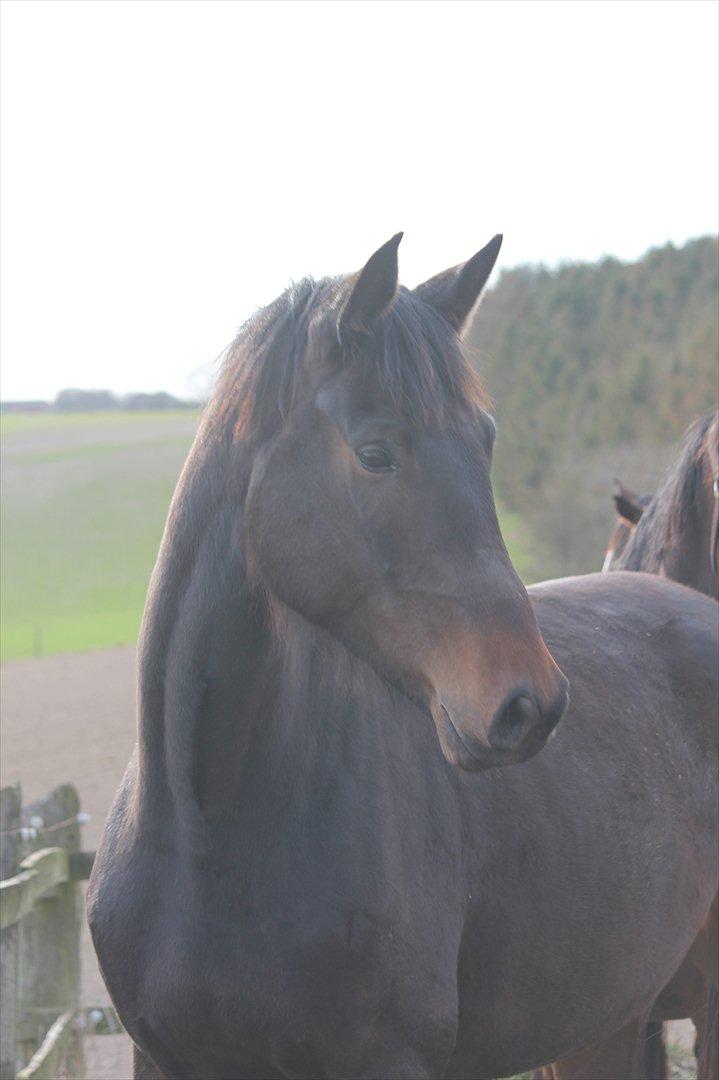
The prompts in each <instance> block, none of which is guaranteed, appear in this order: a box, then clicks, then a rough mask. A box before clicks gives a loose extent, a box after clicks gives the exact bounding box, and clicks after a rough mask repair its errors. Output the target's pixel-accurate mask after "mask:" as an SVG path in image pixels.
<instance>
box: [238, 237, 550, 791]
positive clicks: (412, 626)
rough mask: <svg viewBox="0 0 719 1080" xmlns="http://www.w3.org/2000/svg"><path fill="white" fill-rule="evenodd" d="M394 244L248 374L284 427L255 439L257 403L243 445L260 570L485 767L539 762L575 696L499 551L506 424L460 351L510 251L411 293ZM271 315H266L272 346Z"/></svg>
mask: <svg viewBox="0 0 719 1080" xmlns="http://www.w3.org/2000/svg"><path fill="white" fill-rule="evenodd" d="M399 240H400V236H396V237H394V238H393V239H392V240H390V241H389V242H388V243H387V244H385V245H384V246H383V247H381V248H380V249H379V250H378V251H377V252H375V254H374V255H373V256H372V257H371V258H370V260H369V261H368V263H367V264H366V266H365V267H364V269H363V270H362V271H361V272H360V273H358V274H356V275H354V276H352V277H350V278H344V279H339V280H333V281H324V282H320V283H319V284H317V285H310V286H307V287H306V288H305V289H304V292H303V291H302V288H300V289H299V290H298V291H297V292H296V293H295V299H294V301H293V307H292V311H291V317H290V316H288V319H289V321H287V320H286V332H284V331H283V332H282V333H277V334H275V336H274V338H273V339H272V341H271V342H270V344H269V345H267V347H268V348H270V349H272V348H274V349H275V350H276V351H277V355H276V356H275V357H274V358H271V359H270V358H269V357H268V358H267V359H266V360H265V362H264V363H263V365H262V367H263V368H264V369H265V370H264V371H263V372H259V369H258V374H257V375H256V377H255V378H256V381H255V383H254V385H253V384H252V380H253V375H252V373H251V372H250V373H249V374H248V379H249V382H248V388H247V393H248V394H249V397H250V398H251V397H252V396H253V395H254V396H255V397H256V396H257V395H259V394H260V393H262V394H263V395H264V394H266V393H267V392H268V389H271V388H274V389H273V392H275V399H274V400H275V404H274V406H273V409H274V410H275V413H276V415H275V416H274V422H269V423H263V424H260V426H259V429H258V430H256V431H254V432H253V419H252V414H253V413H255V412H256V410H255V408H254V407H250V408H248V409H246V410H245V414H244V419H243V418H241V419H240V422H239V424H238V427H237V429H236V430H237V438H238V439H241V440H246V441H248V442H251V441H252V440H253V439H254V440H255V443H256V446H255V450H254V452H253V455H252V472H251V476H250V480H249V487H248V493H247V499H246V510H245V522H246V530H245V531H246V545H247V555H248V565H249V568H250V573H251V575H252V577H253V579H254V581H255V582H256V583H257V584H258V585H260V586H261V587H263V588H264V589H265V590H266V592H267V593H269V594H270V596H271V597H272V598H274V599H275V601H280V603H281V604H284V605H287V606H288V607H289V608H291V609H293V610H294V611H295V612H297V613H299V614H300V615H301V616H303V617H304V618H305V619H306V620H308V621H309V622H311V623H313V624H315V625H317V626H319V627H321V628H323V629H324V630H325V631H327V632H329V633H330V634H331V635H333V636H334V637H335V638H336V639H338V640H339V641H340V642H342V643H343V645H344V646H345V647H346V648H347V649H348V650H350V652H352V653H353V654H355V655H356V656H357V657H359V658H360V659H361V660H363V661H365V662H366V663H367V664H369V665H371V666H372V667H373V668H374V669H375V671H376V672H377V673H378V674H379V675H380V676H381V677H382V678H383V679H384V680H385V681H386V682H388V683H390V684H392V685H393V686H395V687H397V688H399V689H401V690H402V691H403V692H404V693H405V694H406V695H407V696H408V697H409V698H410V699H411V700H412V701H413V702H415V703H416V705H418V706H419V707H420V708H421V709H422V710H424V711H425V712H426V713H428V714H429V715H430V716H431V717H432V719H433V720H434V722H435V724H436V727H437V732H438V734H439V740H440V743H441V745H442V748H443V750H444V753H445V755H446V757H447V758H448V759H449V760H450V761H451V762H453V763H454V764H456V765H459V766H460V767H462V768H464V769H469V770H476V769H480V768H486V767H489V766H492V765H501V764H508V763H512V762H517V761H522V760H525V759H526V758H528V757H531V756H532V755H534V754H536V753H537V751H539V750H540V749H541V748H542V746H543V745H544V743H545V741H546V739H547V737H548V736H549V734H550V733H551V732H552V730H553V729H554V727H555V726H556V724H557V723H558V721H559V719H560V718H561V716H562V714H563V713H564V710H565V707H566V704H567V681H566V679H565V678H564V676H563V675H562V674H561V672H560V671H559V670H558V668H557V666H556V664H555V663H554V661H553V659H552V657H551V656H550V654H549V652H548V651H547V648H546V646H545V644H544V642H543V640H542V638H541V636H540V633H539V630H538V627H537V623H536V621H535V618H534V614H533V611H532V608H531V606H530V603H529V599H528V596H527V593H526V592H525V589H524V587H523V585H522V583H521V581H520V580H519V578H518V576H517V574H516V572H515V570H514V568H513V566H512V564H511V562H510V559H509V556H508V554H507V551H506V548H505V546H504V543H503V541H502V536H501V533H500V529H499V525H498V522H497V516H496V512H495V508H494V501H493V497H492V488H491V484H490V478H489V471H490V463H491V457H492V445H493V442H494V433H495V429H494V423H493V422H492V420H491V419H490V417H489V415H488V414H487V412H486V411H485V406H486V398H485V396H484V392H483V390H482V387H481V384H480V383H479V381H478V378H477V376H476V374H475V372H474V371H473V369H472V367H471V365H470V364H469V362H468V360H467V359H466V357H465V355H464V354H463V350H462V344H461V341H460V337H459V334H460V332H461V330H462V327H463V325H464V323H465V322H466V320H467V319H468V317H469V315H470V313H471V311H472V309H473V307H474V305H475V303H476V301H477V299H478V297H479V294H480V292H481V290H482V288H483V286H484V284H485V282H486V280H487V278H488V277H489V274H490V272H491V270H492V267H493V265H494V262H495V260H496V257H497V254H498V251H499V247H500V243H501V237H495V238H494V239H493V240H492V241H491V242H490V243H489V244H488V245H487V247H486V248H484V249H483V250H482V251H480V252H479V253H478V254H477V255H475V256H474V258H473V259H471V260H470V261H469V262H468V263H466V264H464V265H463V266H460V267H456V268H454V269H452V270H449V271H447V272H446V273H444V274H441V275H439V276H438V277H436V278H433V279H432V280H430V281H428V282H426V283H425V284H424V285H422V286H420V287H419V288H417V289H415V290H414V291H408V290H406V289H400V288H398V284H397V246H398V243H399ZM298 296H299V298H300V303H299V304H298V301H297V297H298ZM273 310H275V309H273V308H270V309H267V311H268V313H266V314H265V315H263V316H261V317H260V336H261V337H262V340H263V342H264V343H265V345H266V344H267V341H268V336H267V335H268V334H270V329H269V328H270V326H271V323H272V321H273V319H275V318H276V317H277V312H276V310H275V315H273V314H272V312H273ZM286 310H287V309H286V308H285V311H286ZM263 318H264V320H265V322H264V324H263V323H262V319H263ZM262 326H264V327H265V329H262ZM288 328H289V329H288ZM283 352H284V354H285V356H284V359H283V358H282V357H281V356H280V353H283ZM288 353H291V354H292V355H291V357H290V358H289V359H288ZM268 359H270V367H267V366H266V365H267V362H268ZM257 380H259V381H257ZM260 384H261V385H260ZM255 404H256V402H255ZM267 419H268V418H267V417H266V418H265V420H267Z"/></svg>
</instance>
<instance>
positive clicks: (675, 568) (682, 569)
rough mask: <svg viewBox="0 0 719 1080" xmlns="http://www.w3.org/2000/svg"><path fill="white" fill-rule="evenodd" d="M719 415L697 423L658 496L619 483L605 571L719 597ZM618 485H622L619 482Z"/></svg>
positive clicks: (615, 497) (686, 438) (693, 425)
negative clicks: (645, 576)
mask: <svg viewBox="0 0 719 1080" xmlns="http://www.w3.org/2000/svg"><path fill="white" fill-rule="evenodd" d="M718 438H719V413H717V412H715V413H713V414H712V415H711V416H706V417H703V418H700V419H699V420H696V421H695V422H694V423H693V424H692V425H691V426H690V427H689V428H688V430H687V432H686V435H685V436H684V444H683V446H682V449H681V452H680V454H679V455H678V457H677V459H676V461H675V462H674V464H673V465H672V466H671V467H670V469H669V470H668V472H667V475H666V477H665V479H664V482H663V483H662V485H661V487H660V488H659V490H658V491H657V493H656V494H655V495H654V496H652V497H651V498H646V497H643V496H642V497H640V496H636V495H634V494H633V493H632V492H630V491H628V490H627V489H626V488H623V487H622V486H621V485H619V488H620V490H619V491H618V492H617V494H615V496H614V501H615V506H616V509H617V515H618V517H619V521H618V522H617V525H616V526H615V529H614V532H613V533H612V536H611V538H610V541H609V547H608V549H607V555H606V558H605V560H604V569H605V570H643V571H646V572H647V573H652V574H661V575H662V577H667V578H671V579H672V581H679V582H681V583H682V584H683V585H690V586H691V587H692V588H694V589H698V590H699V591H700V592H703V593H706V594H707V595H708V596H715V597H716V596H717V595H719V565H718V559H719V450H718V449H717V439H718ZM615 483H618V481H615Z"/></svg>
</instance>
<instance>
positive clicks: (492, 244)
mask: <svg viewBox="0 0 719 1080" xmlns="http://www.w3.org/2000/svg"><path fill="white" fill-rule="evenodd" d="M501 246H502V234H501V233H497V235H496V236H493V237H492V239H491V240H490V241H489V243H488V244H486V245H485V246H484V247H483V248H482V250H481V251H478V252H477V254H476V255H473V256H472V258H471V259H469V260H468V261H467V262H466V263H461V264H460V265H459V266H453V267H451V269H449V270H444V271H443V272H442V273H441V274H437V275H436V276H435V277H433V278H430V279H429V281H425V282H423V283H422V284H421V285H418V286H417V288H416V289H415V290H414V293H415V296H418V297H419V298H420V300H424V302H425V304H429V306H430V307H433V308H434V309H435V311H438V312H439V313H440V315H443V316H444V318H445V319H446V320H447V322H448V323H449V324H450V326H451V327H452V328H453V329H454V330H456V331H457V333H458V334H461V333H462V331H463V329H464V327H465V326H466V324H467V321H468V319H469V316H470V315H471V314H472V311H473V310H474V307H475V305H476V303H477V301H478V300H479V298H480V296H481V294H482V290H483V288H484V286H485V285H486V284H487V279H488V278H489V275H490V274H491V273H492V270H493V269H494V264H495V263H496V261H497V256H498V255H499V249H500V248H501Z"/></svg>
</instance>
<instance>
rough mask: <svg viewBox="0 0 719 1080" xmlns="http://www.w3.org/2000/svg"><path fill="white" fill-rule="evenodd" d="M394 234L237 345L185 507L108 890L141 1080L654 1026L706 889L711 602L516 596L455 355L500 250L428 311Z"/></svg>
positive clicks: (237, 1073) (556, 1047)
mask: <svg viewBox="0 0 719 1080" xmlns="http://www.w3.org/2000/svg"><path fill="white" fill-rule="evenodd" d="M398 239H399V238H398V237H397V238H394V239H393V240H392V241H390V242H389V243H388V244H386V245H384V247H383V248H380V249H379V251H378V252H376V253H375V255H374V256H372V258H371V259H370V260H369V262H368V263H367V264H366V266H365V267H364V269H363V270H362V271H361V272H360V273H359V274H357V275H354V276H352V277H349V278H340V279H336V280H325V281H321V282H318V283H316V284H315V283H313V282H309V281H308V282H304V283H302V284H300V285H298V286H297V287H295V288H293V289H292V290H290V291H289V292H288V293H287V294H285V295H284V296H283V297H281V298H280V300H278V301H277V302H276V303H275V304H273V305H271V306H270V307H269V308H267V309H265V310H263V311H262V312H260V313H259V314H258V315H257V317H256V318H255V319H254V320H252V322H251V323H250V324H249V325H248V326H247V327H246V328H245V329H244V330H243V331H242V332H241V333H240V336H239V338H238V340H237V342H236V344H235V346H234V348H233V350H232V352H231V354H230V356H229V358H228V361H227V364H226V367H225V370H224V373H223V376H222V378H221V380H220V383H219V385H218V388H217V391H216V393H215V395H214V398H213V400H212V402H211V403H210V405H209V407H208V409H207V411H206V414H205V416H204V418H203V421H202V424H201V426H200V429H199V432H198V435H197V439H196V441H195V444H194V447H193V449H192V451H191V454H190V457H189V459H188V461H187V464H186V466H185V469H184V470H183V473H182V476H181V478H180V481H179V484H178V488H177V491H176V493H175V497H174V499H173V503H172V507H171V510H170V515H169V519H168V523H167V527H166V530H165V535H164V538H163V541H162V545H161V549H160V554H159V557H158V562H157V566H156V568H155V571H154V573H153V577H152V581H151V585H150V590H149V596H148V602H147V608H146V612H145V618H144V622H143V630H142V635H141V641H140V646H139V657H138V662H139V691H138V714H139V715H138V745H137V751H136V753H135V755H134V757H133V760H132V761H131V763H130V766H129V768H128V771H127V773H126V776H125V779H124V781H123V784H122V786H121V789H120V791H119V793H118V795H117V798H116V801H115V804H114V806H113V809H112V811H111V813H110V817H109V820H108V823H107V826H106V830H105V834H104V837H103V840H102V843H101V846H100V850H99V851H98V855H97V858H96V861H95V866H94V870H93V875H92V879H91V882H90V886H89V893H88V914H89V920H90V926H91V929H92V934H93V940H94V943H95V947H96V950H97V953H98V957H99V960H100V965H101V969H102V971H103V975H104V977H105V980H106V983H107V986H108V989H109V991H110V994H111V996H112V999H113V1002H114V1003H115V1006H116V1008H117V1010H118V1013H119V1015H120V1017H121V1019H122V1021H123V1023H124V1025H125V1027H126V1029H127V1031H128V1032H129V1034H130V1035H131V1037H132V1039H133V1040H134V1042H135V1044H136V1047H137V1050H136V1076H137V1077H155V1078H157V1077H168V1078H172V1080H190V1078H207V1080H209V1078H212V1080H218V1078H228V1080H249V1078H250V1077H251V1078H256V1080H261V1078H267V1080H283V1078H298V1080H299V1078H306V1080H309V1078H314V1080H321V1078H326V1080H330V1078H333V1080H334V1078H338V1080H339V1078H365V1080H370V1078H383V1080H393V1078H394V1080H403V1078H404V1080H410V1078H411V1080H421V1078H440V1077H448V1078H456V1080H461V1078H478V1077H496V1076H506V1075H509V1074H511V1073H515V1072H517V1071H519V1070H520V1069H526V1068H529V1067H533V1066H535V1065H539V1064H541V1063H543V1062H547V1061H552V1060H556V1059H558V1058H562V1057H566V1056H568V1055H569V1054H571V1053H573V1052H575V1051H576V1050H577V1049H579V1048H580V1047H583V1046H586V1045H588V1044H590V1043H591V1042H593V1041H594V1040H597V1039H601V1038H604V1037H606V1036H608V1035H609V1034H611V1033H613V1032H615V1031H617V1030H618V1029H620V1028H622V1027H626V1026H627V1025H633V1024H637V1023H641V1024H642V1025H643V1024H644V1022H645V1021H646V1018H647V1016H648V1015H649V1011H650V1010H651V1008H652V1005H653V1003H654V1001H655V1000H656V997H657V995H658V993H659V992H660V990H661V988H662V987H663V986H665V985H666V984H667V982H668V981H669V979H670V977H671V975H672V973H673V972H674V971H676V969H677V968H678V967H679V965H680V964H681V962H682V960H683V959H684V957H686V956H687V954H688V953H689V952H690V951H691V950H692V948H693V946H694V943H695V940H696V938H697V935H698V933H699V932H700V928H701V926H702V924H703V922H704V920H705V919H706V917H707V912H708V909H709V905H710V903H711V900H712V897H713V895H714V891H715V876H716V869H717V867H716V863H717V851H716V844H715V839H716V828H717V821H716V817H717V778H716V753H717V733H716V729H715V725H714V715H713V712H714V700H715V695H716V692H717V676H716V670H715V663H714V657H715V650H716V648H717V627H716V620H715V618H714V605H713V604H712V603H711V602H710V601H709V600H707V598H706V597H702V596H700V595H698V594H697V593H694V592H692V591H691V590H689V589H685V588H682V587H681V586H679V585H675V584H673V583H670V582H666V581H661V580H659V579H658V578H654V577H651V576H649V575H641V574H612V575H590V576H588V577H586V578H570V579H566V580H563V581H559V582H548V583H545V584H544V585H541V586H535V587H534V588H533V589H532V590H530V595H531V603H530V598H529V597H528V595H527V592H526V591H525V589H524V588H523V586H522V584H521V582H520V581H519V579H518V578H517V576H516V574H515V573H514V571H513V569H512V566H511V563H510V561H509V558H508V556H507V553H506V550H505V548H504V545H503V543H502V538H501V535H500V532H499V528H498V525H497V519H496V515H495V511H494V506H493V499H492V492H491V487H490V481H489V467H490V459H491V451H492V443H493V435H494V428H493V424H492V422H491V421H490V419H489V417H488V416H487V414H486V412H485V405H486V398H485V397H484V394H483V391H482V388H481V385H480V384H479V383H478V382H477V379H476V376H475V375H474V374H473V372H472V370H471V367H470V365H469V363H468V361H467V360H466V358H465V357H464V355H463V352H462V346H461V341H460V338H459V332H460V331H461V329H462V326H463V324H464V322H465V320H466V319H467V317H468V315H469V314H470V312H471V310H472V308H473V306H474V304H475V302H476V300H477V298H478V296H479V293H480V292H481V289H482V287H483V285H484V283H485V281H486V280H487V277H488V275H489V273H490V271H491V269H492V266H493V264H494V261H495V259H496V255H497V252H498V249H499V238H495V240H494V241H492V242H490V244H489V245H487V247H486V248H484V249H482V251H480V252H479V253H478V255H476V256H475V257H474V258H473V259H471V260H470V261H469V262H468V263H466V264H464V265H463V266H462V267H458V268H455V269H453V270H450V271H448V272H446V273H444V274H440V275H439V276H438V277H436V278H434V279H432V280H431V281H429V282H427V283H426V284H425V285H423V286H420V287H419V288H418V289H416V290H415V291H414V292H409V291H407V290H405V289H398V285H397V243H398ZM540 631H541V633H540ZM545 642H546V644H545ZM553 657H554V658H556V661H557V663H559V665H560V666H561V669H562V671H563V672H564V673H565V674H566V675H567V676H568V677H569V679H570V683H571V688H572V689H571V693H572V703H571V705H570V708H569V712H568V714H567V716H566V718H565V720H564V722H563V723H562V724H561V725H559V726H557V725H558V722H559V719H560V718H561V716H562V713H563V712H564V710H565V708H566V702H567V690H566V680H565V677H564V675H562V674H561V672H560V670H559V668H558V667H557V663H555V660H554V659H553ZM555 730H556V737H555V738H554V740H553V741H552V742H551V743H550V744H549V745H546V746H545V744H547V740H548V738H549V736H550V734H552V732H554V731H555ZM440 747H441V750H442V751H443V752H440ZM543 748H544V749H543ZM540 751H542V752H541V753H540ZM493 766H494V767H495V768H493ZM497 766H509V767H505V768H500V767H497ZM658 791H661V792H662V798H661V799H658V798H657V796H656V792H658ZM677 868H680V869H681V872H679V871H678V870H677ZM640 1066H641V1062H639V1064H638V1063H637V1059H636V1054H635V1052H634V1050H633V1049H632V1050H631V1051H629V1052H628V1055H627V1060H626V1061H624V1062H622V1063H620V1068H621V1069H622V1070H623V1071H620V1072H618V1073H615V1074H614V1075H621V1076H625V1077H634V1076H640V1075H641V1072H640V1071H639V1070H640Z"/></svg>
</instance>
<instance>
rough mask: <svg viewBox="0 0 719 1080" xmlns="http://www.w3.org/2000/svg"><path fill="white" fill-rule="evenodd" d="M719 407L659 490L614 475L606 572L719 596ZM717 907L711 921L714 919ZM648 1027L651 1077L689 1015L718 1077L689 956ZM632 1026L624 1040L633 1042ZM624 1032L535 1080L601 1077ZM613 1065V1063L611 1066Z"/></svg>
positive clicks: (706, 985)
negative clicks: (672, 1033) (647, 492)
mask: <svg viewBox="0 0 719 1080" xmlns="http://www.w3.org/2000/svg"><path fill="white" fill-rule="evenodd" d="M718 444H719V413H717V412H715V413H713V414H712V415H710V416H706V417H704V418H701V419H699V420H696V421H695V422H694V423H693V424H692V425H691V426H690V427H689V429H688V430H687V432H686V434H685V436H684V441H683V446H682V450H681V453H680V454H679V456H678V457H677V460H676V461H675V462H674V463H673V465H672V466H671V467H670V468H669V470H668V473H667V476H666V478H665V480H664V482H663V484H662V486H661V487H660V488H659V490H658V492H657V493H656V495H654V496H639V495H636V494H635V493H634V492H632V491H630V490H629V489H628V488H626V487H624V485H623V484H621V483H620V481H618V480H615V482H614V483H615V487H616V491H615V494H614V505H615V510H616V513H617V522H616V524H615V527H614V530H613V531H612V534H611V536H610V539H609V544H608V546H607V554H606V557H605V560H604V567H603V569H604V571H611V570H640V571H645V572H647V573H653V574H660V575H662V576H664V577H668V578H672V579H673V580H675V581H681V582H682V583H683V584H685V585H689V586H690V587H692V588H694V589H697V590H698V591H700V592H704V593H706V595H708V596H714V597H715V598H716V597H717V587H718V585H719V577H718V574H717V551H718V545H719V450H718ZM716 916H717V910H716V905H715V907H714V911H713V920H714V923H715V921H716ZM712 933H713V934H714V942H713V944H711V943H710V944H709V954H710V955H713V956H714V961H713V963H714V971H715V975H716V937H715V935H716V925H714V927H713V928H712V926H711V920H710V922H709V924H708V925H707V941H709V936H710V935H711V934H712ZM654 1016H655V1018H654V1019H653V1020H652V1021H651V1022H650V1023H649V1024H648V1025H647V1028H646V1031H645V1032H644V1039H645V1056H644V1062H645V1069H646V1074H647V1077H649V1078H650V1080H666V1078H667V1077H668V1075H669V1073H668V1060H667V1056H666V1050H665V1047H664V1041H663V1036H662V1028H663V1023H662V1022H663V1021H664V1020H680V1019H684V1018H685V1017H691V1019H692V1021H693V1023H694V1025H695V1027H696V1029H697V1039H696V1051H697V1057H698V1059H699V1068H698V1077H699V1080H706V1078H708V1080H716V1078H717V1076H718V1075H719V1056H718V1046H717V1030H718V1029H719V1019H718V1017H717V987H716V983H715V982H712V981H711V979H710V980H709V982H708V981H707V978H706V969H705V968H704V970H703V969H702V966H701V964H697V963H696V962H694V961H693V960H692V959H687V960H686V961H685V963H684V964H683V965H682V967H681V968H680V970H679V971H678V972H677V974H676V976H675V977H674V978H673V979H672V981H671V983H670V984H669V985H668V986H667V987H666V989H665V990H664V991H663V992H662V994H661V995H660V998H659V999H658V1001H657V1002H656V1004H655V1007H654ZM638 1030H639V1029H634V1030H631V1031H628V1032H625V1033H624V1038H625V1039H629V1040H630V1041H631V1040H636V1038H637V1031H638ZM619 1041H620V1040H619V1038H617V1039H615V1040H611V1041H610V1042H609V1043H607V1044H601V1045H599V1046H595V1047H592V1048H590V1049H589V1050H587V1051H585V1052H584V1053H583V1054H582V1055H581V1056H580V1057H577V1058H575V1059H572V1060H571V1061H561V1062H556V1063H555V1064H554V1065H552V1066H548V1067H546V1068H544V1069H541V1070H538V1071H536V1072H535V1074H534V1076H535V1078H536V1080H570V1078H572V1077H574V1076H583V1075H584V1076H590V1077H594V1076H597V1075H599V1073H598V1071H597V1070H599V1069H602V1068H606V1067H607V1063H611V1061H612V1057H613V1055H615V1054H616V1053H620V1054H622V1053H623V1052H624V1051H623V1049H622V1048H621V1047H620V1046H619V1045H618V1043H619ZM610 1067H611V1066H610Z"/></svg>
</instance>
